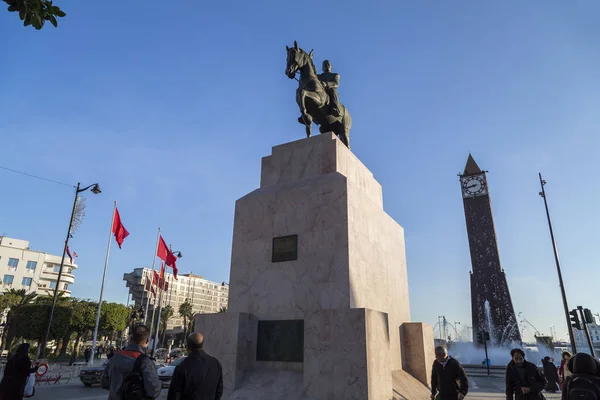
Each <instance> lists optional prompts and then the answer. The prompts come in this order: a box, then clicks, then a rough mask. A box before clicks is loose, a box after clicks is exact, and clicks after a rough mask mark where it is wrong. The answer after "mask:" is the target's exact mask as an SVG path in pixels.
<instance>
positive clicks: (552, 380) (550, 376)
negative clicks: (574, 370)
mask: <svg viewBox="0 0 600 400" xmlns="http://www.w3.org/2000/svg"><path fill="white" fill-rule="evenodd" d="M542 366H543V367H544V376H545V377H546V381H547V382H548V384H547V385H546V391H547V392H550V393H556V392H557V391H558V369H557V368H556V365H554V359H553V358H552V357H549V356H546V357H544V358H543V359H542Z"/></svg>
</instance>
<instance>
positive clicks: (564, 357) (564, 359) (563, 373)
mask: <svg viewBox="0 0 600 400" xmlns="http://www.w3.org/2000/svg"><path fill="white" fill-rule="evenodd" d="M571 357H573V356H572V355H571V353H569V352H568V351H566V350H565V351H563V352H562V354H561V357H560V359H561V360H560V367H558V379H559V383H560V388H561V390H562V388H563V387H564V384H565V380H566V379H567V378H568V377H569V376H571V374H572V371H571V370H570V369H569V360H570V359H571Z"/></svg>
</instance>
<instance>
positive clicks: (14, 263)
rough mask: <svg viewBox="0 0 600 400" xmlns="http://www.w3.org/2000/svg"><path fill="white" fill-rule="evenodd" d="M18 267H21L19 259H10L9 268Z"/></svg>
mask: <svg viewBox="0 0 600 400" xmlns="http://www.w3.org/2000/svg"><path fill="white" fill-rule="evenodd" d="M17 265H19V259H18V258H9V259H8V266H9V267H14V268H17Z"/></svg>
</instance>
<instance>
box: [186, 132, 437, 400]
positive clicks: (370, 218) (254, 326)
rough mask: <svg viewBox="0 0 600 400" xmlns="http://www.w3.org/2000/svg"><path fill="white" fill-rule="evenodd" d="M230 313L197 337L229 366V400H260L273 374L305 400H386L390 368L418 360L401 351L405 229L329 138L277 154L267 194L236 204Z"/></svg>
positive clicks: (364, 173)
mask: <svg viewBox="0 0 600 400" xmlns="http://www.w3.org/2000/svg"><path fill="white" fill-rule="evenodd" d="M228 307H229V308H228V312H227V313H225V314H220V315H219V314H218V315H198V316H197V317H196V330H197V331H200V332H203V333H204V334H205V348H206V350H207V352H208V353H209V354H212V355H214V356H216V357H217V358H219V359H221V362H222V364H223V369H224V372H225V373H226V374H227V379H226V380H225V387H226V389H227V390H229V391H231V396H230V398H231V399H242V398H243V399H255V400H258V399H260V398H262V397H261V395H258V394H256V396H254V395H253V394H252V393H258V392H256V391H252V390H251V389H250V388H249V386H248V385H249V383H247V382H246V381H250V380H251V381H252V385H256V384H257V382H258V381H260V380H261V379H266V380H268V379H271V381H270V382H271V383H270V384H271V385H277V382H275V381H272V379H275V378H274V377H276V376H277V377H279V376H285V377H286V378H285V379H286V382H288V385H289V382H298V384H299V382H302V385H301V386H299V387H298V388H297V390H296V391H299V392H301V393H298V396H300V397H298V399H301V398H303V397H302V396H304V397H305V398H310V399H314V400H331V399H344V400H349V399H361V400H365V399H376V400H381V399H388V398H392V371H394V370H402V369H404V370H407V371H409V370H411V367H410V365H409V364H410V363H412V362H413V361H414V362H417V363H418V357H416V356H413V355H408V356H405V357H403V354H402V353H403V351H406V350H405V349H406V347H405V346H401V344H400V336H401V335H400V326H401V325H402V324H403V323H406V322H409V321H410V311H409V303H408V281H407V273H406V257H405V250H404V230H403V229H402V227H401V226H400V225H398V224H397V223H396V222H395V221H394V220H393V219H392V218H390V217H389V216H388V215H387V214H386V213H385V211H384V210H383V201H382V190H381V185H380V184H379V183H378V182H377V181H376V180H375V179H374V178H373V175H372V173H371V172H370V171H369V170H368V169H367V168H366V167H365V166H364V165H363V164H362V163H361V162H360V160H358V158H357V157H356V156H355V155H354V154H353V153H351V152H350V151H349V150H348V149H347V148H346V147H345V146H344V145H343V144H342V143H341V142H340V141H339V140H338V139H337V138H336V137H335V136H334V135H333V134H331V133H329V134H322V135H318V136H314V137H311V138H308V139H303V140H299V141H296V142H292V143H286V144H283V145H280V146H275V147H273V151H272V155H270V156H267V157H264V158H263V160H262V173H261V185H260V188H259V189H257V190H255V191H253V192H251V193H249V194H248V195H246V196H244V197H242V198H241V199H239V200H238V201H237V202H236V207H235V219H234V232H233V247H232V257H231V277H230V289H229V306H228ZM265 321H270V322H265ZM424 329H425V328H424ZM429 329H430V328H429ZM286 330H287V331H286ZM258 332H262V333H260V334H259V333H258ZM284 332H287V333H285V334H284ZM406 334H407V337H410V338H411V339H410V342H411V343H413V341H415V340H416V339H414V338H415V337H416V336H415V335H416V334H415V333H414V332H413V330H412V329H411V328H407V333H406ZM261 335H262V336H261ZM425 336H426V335H421V340H422V341H423V342H422V343H423V344H424V343H425V341H426V340H427V339H424V338H425ZM211 340H214V341H215V343H213V344H211V343H210V341H211ZM429 345H430V347H433V333H432V334H431V343H430V344H429ZM414 348H416V345H411V346H410V347H409V348H408V349H409V351H411V352H412V351H413V349H414ZM407 362H408V364H407ZM419 365H420V364H419ZM420 368H421V367H420V366H419V367H415V368H413V370H414V371H417V372H418V373H421V369H420ZM269 369H271V370H272V371H273V372H272V373H270V372H268V371H269ZM281 370H288V371H290V373H289V374H281V373H279V372H280V371H281ZM277 371H279V372H277ZM290 374H292V375H293V374H296V375H293V376H296V377H293V376H292V375H290ZM298 374H300V376H298ZM246 375H247V376H248V379H245V378H244V376H246ZM300 378H301V379H300ZM281 379H283V378H281ZM265 384H266V382H265ZM258 386H260V385H258ZM241 393H243V395H242V394H241ZM253 396H254V397H253ZM264 396H267V397H268V396H271V398H270V399H269V400H278V398H277V396H278V395H276V394H274V392H270V393H269V394H268V395H267V394H265V395H264ZM282 396H283V395H282ZM286 396H288V397H286V399H291V398H294V399H295V398H296V397H294V395H292V394H291V393H290V390H289V389H288V390H287V391H286ZM290 396H291V397H290Z"/></svg>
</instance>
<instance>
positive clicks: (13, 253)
mask: <svg viewBox="0 0 600 400" xmlns="http://www.w3.org/2000/svg"><path fill="white" fill-rule="evenodd" d="M61 258H62V256H55V255H52V254H48V253H44V252H42V251H37V250H31V249H30V248H29V241H27V240H21V239H14V238H9V237H6V236H0V279H2V282H1V284H0V293H3V292H5V291H6V290H8V289H11V288H12V289H25V290H27V292H34V293H37V294H39V295H49V294H54V289H55V288H56V283H57V280H58V272H59V271H60V261H61ZM76 269H77V265H76V264H74V263H71V262H70V260H69V257H68V256H67V257H65V262H64V264H63V271H62V275H61V277H60V287H59V291H60V292H63V293H64V295H65V296H67V297H68V296H71V290H69V286H70V285H72V284H74V283H75V276H74V275H73V271H74V270H76Z"/></svg>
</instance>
